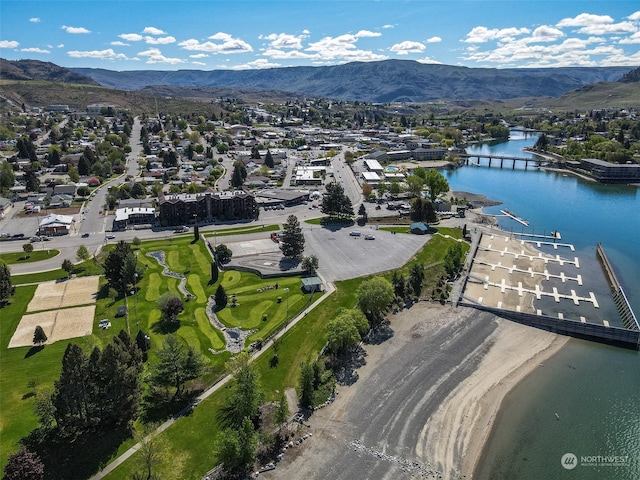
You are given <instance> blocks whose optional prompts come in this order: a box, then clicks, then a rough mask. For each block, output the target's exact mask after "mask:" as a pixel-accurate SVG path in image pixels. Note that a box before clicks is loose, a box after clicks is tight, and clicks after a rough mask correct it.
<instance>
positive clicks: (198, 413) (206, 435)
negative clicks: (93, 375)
mask: <svg viewBox="0 0 640 480" xmlns="http://www.w3.org/2000/svg"><path fill="white" fill-rule="evenodd" d="M439 231H440V233H442V234H443V235H447V234H448V235H450V236H452V237H454V238H460V237H461V231H460V230H459V229H439ZM454 241H455V240H452V239H447V238H444V237H443V236H440V235H435V236H434V237H433V238H432V239H431V240H430V241H429V243H427V244H426V245H425V247H424V248H423V249H422V250H421V251H420V252H418V254H416V256H415V257H414V258H413V259H411V260H410V261H409V262H408V263H407V264H406V265H404V266H403V267H402V269H401V270H402V271H403V272H404V273H405V274H408V270H409V269H410V267H411V265H412V264H413V263H415V262H420V263H422V264H425V265H432V266H431V267H428V268H426V269H425V271H426V274H427V276H430V275H433V276H435V275H438V274H440V273H441V269H442V266H441V265H439V262H441V261H442V259H443V258H444V256H445V254H446V251H447V249H448V248H449V246H450V245H452V244H453V242H454ZM467 248H468V246H467ZM434 264H435V265H434ZM227 273H228V274H229V276H226V275H225V278H224V279H223V285H224V286H225V289H227V287H228V290H227V291H228V292H230V291H235V292H237V293H236V295H237V297H236V298H237V299H238V302H239V303H241V305H240V306H239V307H235V308H238V309H239V308H242V302H241V299H242V298H243V297H242V295H246V296H247V297H249V296H252V295H254V292H253V291H252V290H255V288H252V286H250V285H248V284H247V282H246V281H245V279H244V278H243V276H242V275H241V272H227ZM388 277H389V278H390V277H391V274H390V273H389V274H388ZM363 280H364V278H357V279H352V280H347V281H343V282H337V283H336V292H335V293H333V294H332V295H331V296H329V297H328V298H326V299H324V301H323V302H322V303H321V304H320V307H319V308H316V309H315V310H314V311H312V312H311V313H309V315H307V316H305V317H304V318H303V319H302V320H301V321H300V322H298V323H297V324H296V325H295V326H294V327H293V328H292V329H291V330H289V331H288V332H287V333H286V334H285V335H284V336H283V337H282V338H281V339H280V340H279V341H278V344H277V355H278V364H277V366H275V367H273V366H272V365H271V362H270V360H271V359H272V357H273V355H274V353H275V352H276V349H274V348H273V347H270V348H269V349H266V350H265V351H264V352H263V354H262V355H261V356H260V357H259V358H258V359H257V360H256V362H255V366H256V368H257V369H258V371H259V373H260V384H261V386H262V388H263V390H264V392H265V399H266V400H267V401H274V400H277V399H279V397H280V393H281V392H282V391H284V389H286V388H289V387H294V388H296V387H297V384H298V377H299V372H300V364H301V363H302V362H304V361H307V360H312V359H315V358H316V357H317V355H318V353H319V352H320V350H321V349H322V347H323V346H324V345H325V343H326V338H327V337H326V327H325V326H326V324H327V322H328V321H329V320H331V319H332V318H334V317H335V315H336V313H337V311H338V310H339V309H340V308H353V307H354V306H355V305H356V302H357V298H356V291H357V289H358V286H359V285H360V283H361V282H362V281H363ZM425 283H426V284H427V285H429V282H428V280H427V281H426V282H425ZM253 287H255V285H253ZM281 288H282V287H280V288H279V289H278V290H277V291H279V290H280V289H281ZM234 289H235V290H234ZM277 291H276V292H277ZM269 292H273V291H267V292H263V293H264V294H265V298H266V295H268V293H269ZM265 301H266V300H265ZM290 308H291V305H290ZM238 317H240V316H238ZM227 392H228V387H225V388H222V389H220V390H219V391H217V392H215V393H214V394H213V395H211V396H210V397H209V398H208V399H206V400H204V401H203V402H201V403H200V404H199V405H198V407H197V408H196V409H195V410H194V412H193V414H192V415H190V416H188V417H185V418H183V419H180V420H179V421H178V422H176V423H175V424H174V425H172V426H171V428H169V429H168V430H166V431H165V432H163V433H162V434H161V437H162V438H163V439H165V441H166V442H167V443H168V444H169V446H170V449H171V452H172V454H174V455H176V457H177V458H180V459H182V460H183V462H182V465H183V468H182V470H181V473H180V474H177V472H172V474H173V476H174V477H178V476H179V478H185V479H199V478H202V475H203V474H204V473H205V472H206V471H208V470H209V469H210V468H212V467H213V466H215V464H216V462H217V459H216V457H215V451H214V448H213V445H214V441H215V438H216V434H217V432H218V431H219V430H220V425H219V422H218V416H217V412H218V411H219V408H220V406H221V405H224V403H225V400H226V398H227ZM133 469H134V464H133V461H132V460H129V461H127V462H125V463H124V464H123V465H121V466H120V467H118V468H117V469H115V470H114V471H113V472H112V473H111V474H110V475H108V476H107V477H106V478H107V479H109V480H111V479H113V480H115V479H120V478H130V477H131V474H132V472H133Z"/></svg>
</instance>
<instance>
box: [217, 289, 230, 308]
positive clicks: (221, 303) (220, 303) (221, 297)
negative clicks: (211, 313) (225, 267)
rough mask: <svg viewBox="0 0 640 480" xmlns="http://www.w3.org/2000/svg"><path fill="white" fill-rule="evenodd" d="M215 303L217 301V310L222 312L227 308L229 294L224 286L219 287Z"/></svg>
mask: <svg viewBox="0 0 640 480" xmlns="http://www.w3.org/2000/svg"><path fill="white" fill-rule="evenodd" d="M215 301H216V310H221V309H223V308H224V307H226V306H227V301H228V298H227V292H226V291H225V289H224V287H223V286H222V284H220V285H218V288H217V289H216V293H215Z"/></svg>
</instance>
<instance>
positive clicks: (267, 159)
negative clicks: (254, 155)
mask: <svg viewBox="0 0 640 480" xmlns="http://www.w3.org/2000/svg"><path fill="white" fill-rule="evenodd" d="M264 164H265V165H266V166H267V167H269V168H273V167H274V166H275V164H274V163H273V155H271V150H267V154H266V155H265V157H264Z"/></svg>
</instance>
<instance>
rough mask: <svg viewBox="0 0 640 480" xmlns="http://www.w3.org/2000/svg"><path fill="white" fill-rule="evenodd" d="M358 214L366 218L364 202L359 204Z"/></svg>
mask: <svg viewBox="0 0 640 480" xmlns="http://www.w3.org/2000/svg"><path fill="white" fill-rule="evenodd" d="M358 215H360V216H361V217H362V218H363V219H365V220H366V218H367V208H366V207H365V206H364V203H361V204H360V208H359V209H358Z"/></svg>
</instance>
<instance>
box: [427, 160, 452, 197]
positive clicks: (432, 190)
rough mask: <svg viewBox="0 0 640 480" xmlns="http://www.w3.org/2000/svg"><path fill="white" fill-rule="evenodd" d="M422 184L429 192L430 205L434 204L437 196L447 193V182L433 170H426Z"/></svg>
mask: <svg viewBox="0 0 640 480" xmlns="http://www.w3.org/2000/svg"><path fill="white" fill-rule="evenodd" d="M424 184H425V186H426V187H427V189H428V190H429V199H430V200H431V203H432V204H433V203H435V201H436V199H437V198H438V195H440V194H443V193H446V192H448V191H449V182H447V179H446V178H444V176H443V175H442V174H441V173H440V172H438V171H437V170H436V169H434V168H431V169H429V170H427V173H426V178H425V179H424Z"/></svg>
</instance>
